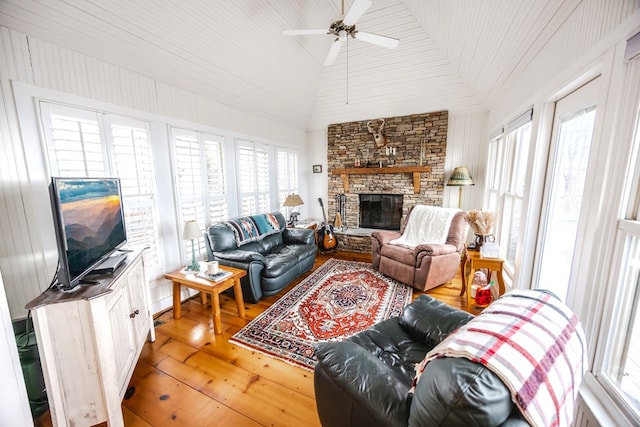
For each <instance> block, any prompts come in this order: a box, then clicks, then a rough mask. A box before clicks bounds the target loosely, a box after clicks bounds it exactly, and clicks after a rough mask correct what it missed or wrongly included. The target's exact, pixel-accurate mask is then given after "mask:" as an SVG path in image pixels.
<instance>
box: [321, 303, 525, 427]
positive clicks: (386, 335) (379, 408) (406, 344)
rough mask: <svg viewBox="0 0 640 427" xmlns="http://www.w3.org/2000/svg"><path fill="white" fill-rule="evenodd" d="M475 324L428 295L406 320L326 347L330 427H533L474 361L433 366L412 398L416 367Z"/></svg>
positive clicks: (324, 408)
mask: <svg viewBox="0 0 640 427" xmlns="http://www.w3.org/2000/svg"><path fill="white" fill-rule="evenodd" d="M471 319H472V316H471V315H470V314H468V313H466V312H463V311H460V310H456V309H454V308H452V307H450V306H449V305H447V304H445V303H442V302H440V301H438V300H436V299H433V298H431V297H430V296H428V295H421V296H420V297H418V298H417V299H416V300H415V301H414V302H413V303H411V304H409V305H408V306H407V307H406V308H405V310H404V313H403V314H402V316H400V317H398V318H391V319H389V320H386V321H383V322H381V323H379V324H377V325H375V326H373V327H372V328H370V329H368V330H366V331H363V332H361V333H359V334H357V335H354V336H353V337H351V338H349V339H347V340H345V341H343V342H325V343H320V344H318V345H317V346H316V349H315V352H316V356H317V357H318V363H317V365H316V367H315V376H314V384H315V395H316V405H317V407H318V414H319V416H320V421H321V423H322V425H323V427H356V426H357V427H360V426H361V427H376V426H407V425H409V426H424V427H426V426H447V427H456V426H460V427H463V426H464V427H468V426H501V427H507V426H509V427H520V426H522V427H524V426H527V425H528V424H527V423H526V422H525V421H524V420H523V419H522V417H521V415H520V412H519V411H518V409H517V408H516V406H515V405H514V404H513V402H512V401H511V395H510V392H509V390H508V389H507V387H506V386H505V385H504V384H503V383H502V381H500V379H499V378H498V377H497V376H496V375H494V374H493V373H492V372H491V371H489V370H488V369H487V368H485V367H484V366H482V365H480V364H476V363H473V362H470V361H469V360H467V359H463V358H442V359H437V360H434V361H432V362H430V363H429V364H428V365H427V368H426V369H425V371H424V373H423V374H422V377H421V379H420V381H419V382H418V385H417V388H416V390H415V394H414V395H413V396H411V395H410V394H409V389H410V388H411V384H412V380H413V377H414V375H415V371H414V366H415V364H416V363H419V362H420V361H421V360H422V359H423V358H424V356H425V355H426V353H427V352H428V351H429V350H431V349H432V348H433V347H435V346H436V345H437V344H438V343H440V342H441V341H442V340H443V339H444V338H445V337H446V336H447V335H449V333H451V332H453V331H454V330H455V329H457V328H459V327H460V326H462V325H464V324H465V323H467V322H468V321H469V320H471Z"/></svg>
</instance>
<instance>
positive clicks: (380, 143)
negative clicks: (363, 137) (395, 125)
mask: <svg viewBox="0 0 640 427" xmlns="http://www.w3.org/2000/svg"><path fill="white" fill-rule="evenodd" d="M384 125H385V120H384V119H377V120H370V121H368V122H367V130H368V131H369V133H371V134H373V140H374V141H375V143H376V147H384V145H385V144H386V143H387V137H386V136H385V135H384V134H383V133H382V130H383V129H384Z"/></svg>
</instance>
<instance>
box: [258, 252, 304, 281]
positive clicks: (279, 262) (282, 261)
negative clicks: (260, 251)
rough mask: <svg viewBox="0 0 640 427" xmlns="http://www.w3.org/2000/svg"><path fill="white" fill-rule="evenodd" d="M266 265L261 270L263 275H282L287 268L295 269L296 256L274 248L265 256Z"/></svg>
mask: <svg viewBox="0 0 640 427" xmlns="http://www.w3.org/2000/svg"><path fill="white" fill-rule="evenodd" d="M265 260H266V267H265V269H264V271H263V272H262V275H263V276H264V277H279V276H283V275H284V274H285V273H287V272H288V271H289V270H295V267H296V264H297V263H298V258H297V257H296V256H295V255H293V254H291V253H287V252H280V251H278V250H275V251H273V252H271V253H269V254H267V255H266V256H265Z"/></svg>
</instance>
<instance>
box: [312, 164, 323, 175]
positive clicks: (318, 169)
mask: <svg viewBox="0 0 640 427" xmlns="http://www.w3.org/2000/svg"><path fill="white" fill-rule="evenodd" d="M313 173H322V165H313Z"/></svg>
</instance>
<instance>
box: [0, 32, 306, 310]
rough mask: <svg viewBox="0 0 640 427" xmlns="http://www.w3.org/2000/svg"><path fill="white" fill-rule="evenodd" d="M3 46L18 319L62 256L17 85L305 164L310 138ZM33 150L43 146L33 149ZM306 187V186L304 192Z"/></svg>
mask: <svg viewBox="0 0 640 427" xmlns="http://www.w3.org/2000/svg"><path fill="white" fill-rule="evenodd" d="M0 46H2V50H1V51H0V55H1V56H0V64H1V66H0V88H1V92H0V95H1V96H2V99H1V104H0V137H1V140H2V148H1V149H2V156H0V157H1V159H0V174H1V175H0V176H1V177H2V185H1V187H0V191H1V192H2V199H1V200H0V217H1V218H2V221H1V223H0V237H1V238H0V267H1V268H2V270H3V274H4V279H5V288H6V293H7V299H8V301H9V305H10V309H11V313H12V316H13V317H14V318H17V317H23V316H25V315H26V311H25V310H24V305H25V304H26V303H27V302H28V301H30V300H31V299H33V298H34V297H35V296H37V295H38V294H39V293H40V292H41V291H43V290H44V289H45V288H46V287H47V286H48V285H49V282H50V280H51V277H52V276H53V272H54V270H55V259H56V258H57V255H56V249H55V246H54V245H51V242H52V239H51V236H52V235H53V228H52V226H51V219H50V215H51V214H50V208H49V204H48V202H43V200H48V196H47V190H46V186H47V185H48V180H49V172H48V171H47V170H46V161H45V155H44V152H43V151H41V152H28V153H27V152H25V151H26V150H25V144H24V141H23V140H22V137H21V133H20V128H19V122H18V111H17V110H16V102H15V99H14V92H13V87H12V82H21V83H27V84H30V85H34V86H37V87H41V88H45V89H52V90H55V91H59V92H62V93H65V94H69V96H70V97H72V96H76V95H77V96H81V97H83V98H87V99H92V100H97V101H101V102H106V103H109V104H113V105H116V106H122V107H125V108H127V109H135V110H137V111H141V112H148V113H153V114H160V115H162V116H166V117H171V118H173V119H175V120H182V121H188V122H189V123H199V124H201V125H203V126H206V127H209V128H210V127H215V128H220V129H225V130H226V131H227V132H231V133H232V134H233V133H235V134H241V135H248V136H252V137H258V138H259V139H261V140H270V141H273V142H274V143H277V144H278V145H281V146H289V147H297V148H298V149H299V150H300V159H301V161H302V162H306V153H305V147H306V145H305V138H306V133H305V132H304V130H301V129H296V128H293V127H291V126H287V125H285V124H282V123H276V122H274V121H273V120H270V119H266V118H264V117H261V116H257V115H255V114H251V113H246V112H243V111H240V110H238V109H236V108H231V107H229V106H225V105H221V104H219V103H217V102H215V101H213V100H210V99H207V98H204V97H202V96H200V95H197V94H193V93H190V92H187V91H184V90H182V89H179V88H176V87H173V86H171V85H168V84H163V83H161V82H158V81H156V80H153V79H150V78H148V77H145V76H142V75H140V74H138V73H135V72H132V71H130V70H127V69H123V68H121V67H117V66H115V65H112V64H107V63H105V62H102V61H99V60H97V59H94V58H90V57H87V56H85V55H82V54H79V53H77V52H72V51H69V50H67V49H65V48H62V47H60V46H56V45H54V44H52V43H49V42H45V41H42V40H38V39H36V38H34V37H29V36H27V35H25V34H23V33H21V32H18V31H15V30H11V29H8V28H6V27H0ZM34 134H35V135H37V132H34ZM29 146H30V147H32V146H35V147H41V146H42V144H40V143H39V142H36V143H33V141H30V144H29ZM164 146H165V147H166V141H165V143H164ZM162 155H163V156H167V155H168V153H163V154H162ZM161 171H164V172H167V173H168V172H169V171H168V170H167V169H162V170H161ZM161 171H160V172H161ZM306 185H307V182H305V181H304V180H303V182H302V183H301V186H302V188H305V187H306ZM166 293H167V291H166V290H164V291H162V292H160V293H159V294H158V297H159V298H160V297H161V298H165V297H166V296H167V295H165V294H166ZM154 303H155V301H154Z"/></svg>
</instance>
